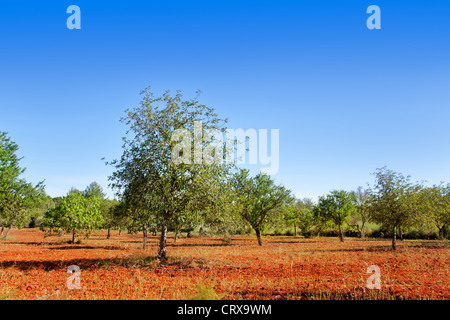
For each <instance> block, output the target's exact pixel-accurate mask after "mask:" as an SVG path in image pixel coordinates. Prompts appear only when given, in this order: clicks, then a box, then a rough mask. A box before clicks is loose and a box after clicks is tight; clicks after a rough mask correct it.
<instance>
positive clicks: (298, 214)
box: [285, 198, 315, 237]
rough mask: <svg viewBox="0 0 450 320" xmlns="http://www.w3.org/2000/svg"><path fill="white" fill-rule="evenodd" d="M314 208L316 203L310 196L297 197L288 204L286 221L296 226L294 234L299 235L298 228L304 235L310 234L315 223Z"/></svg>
mask: <svg viewBox="0 0 450 320" xmlns="http://www.w3.org/2000/svg"><path fill="white" fill-rule="evenodd" d="M313 208H314V203H313V201H312V200H311V199H310V198H304V199H303V200H302V199H295V200H294V201H293V202H292V203H289V204H288V205H287V206H286V208H285V212H286V221H287V223H288V224H289V225H291V226H294V235H297V228H298V229H300V232H301V233H302V235H303V236H305V237H309V236H310V232H311V229H312V228H313V226H314V224H315V223H314V215H313Z"/></svg>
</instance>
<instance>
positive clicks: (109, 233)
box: [106, 228, 111, 239]
mask: <svg viewBox="0 0 450 320" xmlns="http://www.w3.org/2000/svg"><path fill="white" fill-rule="evenodd" d="M110 237H111V228H108V235H107V236H106V239H109V238H110Z"/></svg>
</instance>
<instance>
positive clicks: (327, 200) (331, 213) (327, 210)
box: [314, 190, 355, 241]
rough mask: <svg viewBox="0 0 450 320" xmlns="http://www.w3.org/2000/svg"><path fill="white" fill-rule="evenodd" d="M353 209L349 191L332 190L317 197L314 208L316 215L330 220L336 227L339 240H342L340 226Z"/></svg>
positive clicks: (342, 235) (342, 234)
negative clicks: (317, 200)
mask: <svg viewBox="0 0 450 320" xmlns="http://www.w3.org/2000/svg"><path fill="white" fill-rule="evenodd" d="M354 209H355V207H354V203H353V199H352V196H351V194H350V193H349V192H347V191H345V190H333V191H331V192H330V194H328V195H326V196H322V197H320V198H319V202H318V203H317V206H316V207H315V209H314V210H315V213H316V215H317V216H320V217H322V218H323V219H324V220H326V221H331V222H332V223H333V224H334V225H336V226H337V227H338V232H339V240H341V241H344V233H343V231H342V226H343V225H344V223H345V222H346V221H347V218H348V216H349V215H350V214H351V213H352V211H353V210H354Z"/></svg>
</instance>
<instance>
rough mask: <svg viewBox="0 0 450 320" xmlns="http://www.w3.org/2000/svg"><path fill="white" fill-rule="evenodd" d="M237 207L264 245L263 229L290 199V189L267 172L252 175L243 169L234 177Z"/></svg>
mask: <svg viewBox="0 0 450 320" xmlns="http://www.w3.org/2000/svg"><path fill="white" fill-rule="evenodd" d="M233 187H234V193H235V208H236V210H237V212H238V213H239V214H240V215H241V216H242V218H243V219H244V220H245V221H247V222H248V223H249V224H250V226H251V227H252V228H253V230H255V233H256V237H257V240H258V244H259V245H260V246H262V239H261V229H262V227H263V226H264V223H265V222H267V219H268V218H269V215H270V214H271V213H273V212H275V210H276V209H278V208H280V207H281V206H282V205H283V203H284V202H285V201H286V200H288V199H289V197H290V191H289V190H287V189H286V188H285V187H284V186H281V185H276V184H275V182H274V181H273V180H272V179H271V178H270V176H268V175H267V174H265V173H258V174H257V175H256V176H254V177H251V176H250V174H249V171H248V170H246V169H241V170H240V171H239V172H237V173H236V174H235V175H234V177H233Z"/></svg>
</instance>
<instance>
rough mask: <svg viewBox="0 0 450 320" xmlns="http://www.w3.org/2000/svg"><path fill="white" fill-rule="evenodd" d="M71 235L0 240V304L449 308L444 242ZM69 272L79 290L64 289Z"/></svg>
mask: <svg viewBox="0 0 450 320" xmlns="http://www.w3.org/2000/svg"><path fill="white" fill-rule="evenodd" d="M68 240H70V235H65V236H61V237H58V236H52V237H44V233H43V232H41V231H39V230H38V229H22V230H12V231H11V232H10V233H9V235H8V239H7V240H4V239H2V240H0V298H2V299H361V298H363V299H446V300H447V299H449V298H450V285H449V280H450V269H449V267H448V266H449V263H450V246H449V242H448V241H419V240H417V241H416V240H407V241H399V243H398V249H397V250H396V251H392V250H391V249H390V242H389V241H388V240H370V239H369V240H362V239H353V238H347V239H346V241H345V242H344V243H340V242H339V240H338V239H334V238H312V239H304V238H301V237H263V243H264V245H263V246H262V247H260V246H258V245H257V242H256V238H255V236H235V237H233V240H232V242H231V244H230V245H228V244H226V243H225V242H224V241H223V240H222V238H221V237H195V238H185V237H182V238H179V239H178V240H177V242H173V238H170V239H169V240H168V256H169V259H168V261H167V262H166V263H161V262H160V261H159V260H157V259H155V256H156V253H157V249H158V248H157V244H158V239H157V238H156V237H151V238H150V240H149V244H150V245H149V246H148V248H147V249H146V250H142V249H141V246H142V243H141V236H140V235H128V234H125V233H122V235H120V236H119V235H118V232H117V231H114V232H112V236H111V238H110V239H106V232H103V231H102V232H98V233H97V234H96V235H93V236H92V237H91V238H89V239H82V242H81V244H75V245H73V244H68V243H67V241H68ZM70 265H77V266H79V267H80V268H81V273H80V275H81V283H80V284H81V288H80V289H68V287H67V285H66V282H67V279H68V278H69V277H70V276H72V275H71V274H68V273H67V272H66V270H67V267H69V266H70ZM370 265H377V266H378V267H379V268H380V272H381V273H380V276H381V289H379V290H377V289H368V288H366V281H367V279H368V278H369V276H370V274H368V273H366V271H367V267H368V266H370Z"/></svg>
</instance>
